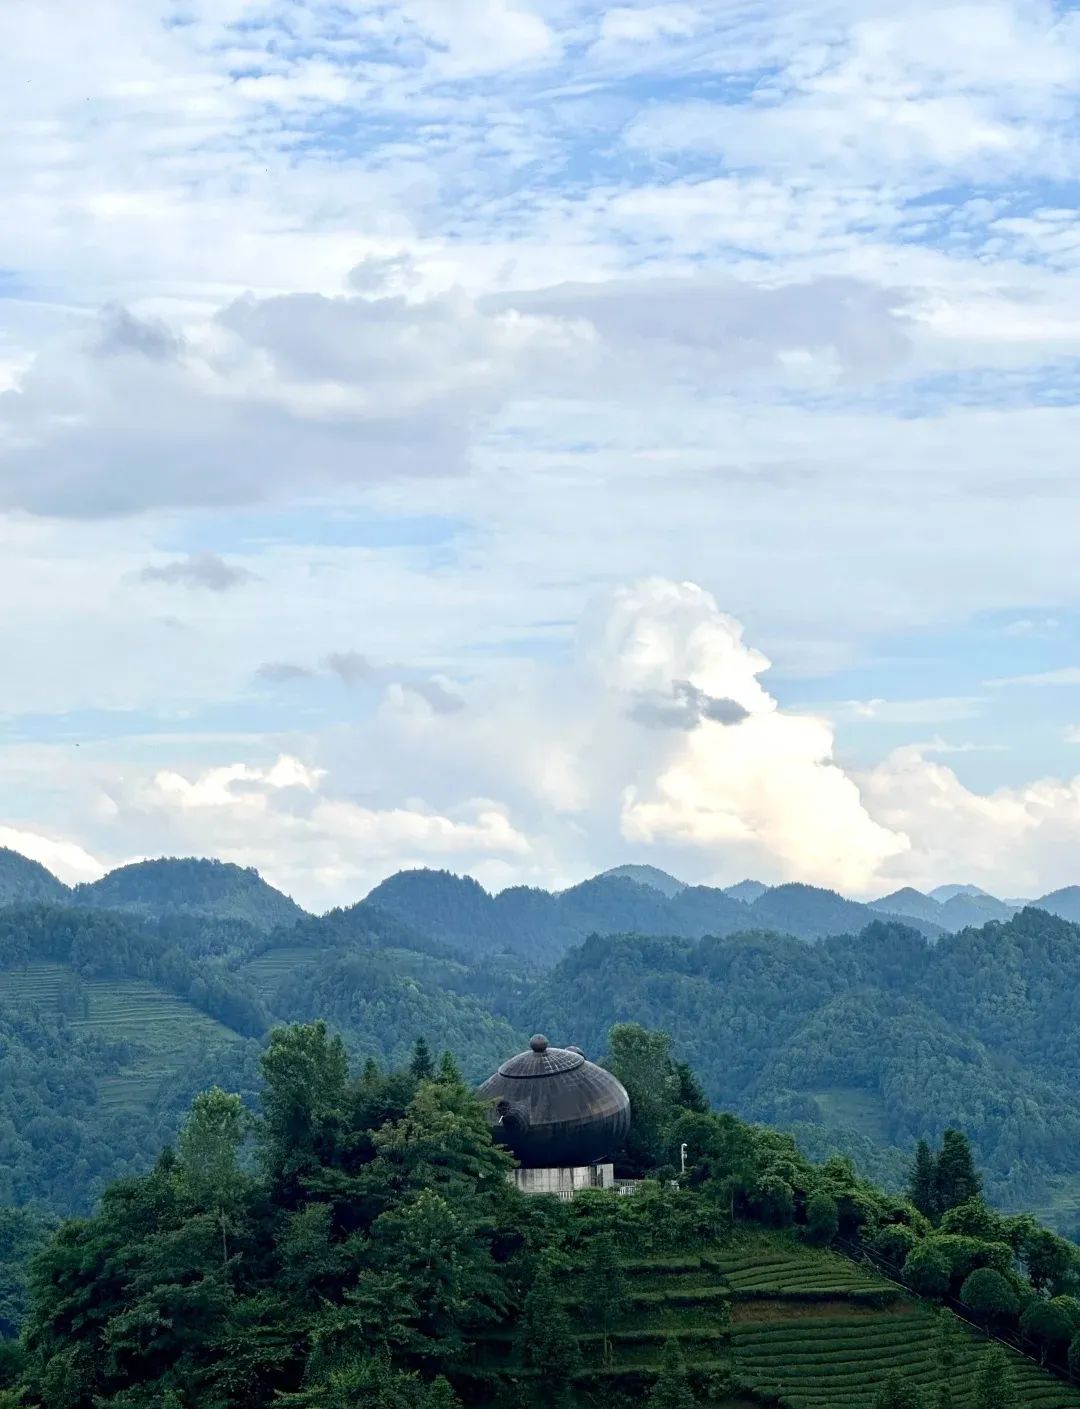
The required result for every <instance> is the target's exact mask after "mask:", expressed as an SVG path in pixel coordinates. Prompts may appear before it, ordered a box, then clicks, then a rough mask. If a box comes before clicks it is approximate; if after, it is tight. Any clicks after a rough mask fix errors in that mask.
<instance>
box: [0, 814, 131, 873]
mask: <svg viewBox="0 0 1080 1409" xmlns="http://www.w3.org/2000/svg"><path fill="white" fill-rule="evenodd" d="M0 846H6V847H8V848H9V849H10V850H11V851H17V852H19V853H20V855H22V856H29V858H30V859H31V861H38V862H40V863H41V865H42V866H44V867H45V868H46V870H49V871H51V872H52V873H53V875H54V876H57V877H58V878H59V879H60V880H62V881H64V882H65V883H66V884H68V885H76V884H78V882H80V881H96V880H97V879H98V878H99V877H100V876H102V875H103V874H104V872H105V869H106V868H105V866H104V865H103V864H102V863H101V862H100V861H99V860H98V859H97V857H96V856H91V854H90V852H88V851H86V850H85V849H84V848H83V847H81V846H79V844H78V843H77V842H73V841H69V840H65V839H63V838H60V837H50V836H44V835H42V833H40V832H35V831H31V830H29V829H28V828H24V827H0Z"/></svg>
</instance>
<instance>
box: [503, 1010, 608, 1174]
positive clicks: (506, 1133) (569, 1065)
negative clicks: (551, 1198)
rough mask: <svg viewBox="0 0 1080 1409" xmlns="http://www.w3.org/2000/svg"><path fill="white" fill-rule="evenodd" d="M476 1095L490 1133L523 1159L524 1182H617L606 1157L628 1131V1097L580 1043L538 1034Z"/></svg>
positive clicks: (520, 1161)
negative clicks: (557, 1042)
mask: <svg viewBox="0 0 1080 1409" xmlns="http://www.w3.org/2000/svg"><path fill="white" fill-rule="evenodd" d="M479 1095H480V1097H481V1098H482V1099H483V1100H486V1101H487V1102H488V1111H489V1119H490V1121H491V1125H492V1133H493V1134H494V1136H495V1138H496V1139H497V1140H498V1141H500V1143H501V1144H504V1145H506V1146H507V1148H508V1149H509V1150H510V1151H511V1153H512V1154H514V1155H515V1156H516V1158H517V1160H518V1163H519V1164H520V1165H521V1170H520V1171H519V1172H518V1177H517V1184H518V1187H519V1188H522V1189H526V1190H528V1191H534V1190H535V1191H540V1190H543V1191H544V1192H552V1193H559V1192H563V1191H564V1190H568V1189H575V1188H582V1187H588V1186H590V1185H610V1184H611V1183H612V1182H613V1173H612V1166H611V1165H610V1164H603V1163H602V1161H605V1160H606V1161H610V1160H611V1158H612V1156H614V1155H616V1154H618V1152H619V1150H620V1148H621V1147H622V1145H623V1142H624V1141H625V1139H626V1136H627V1134H628V1132H629V1130H630V1097H629V1096H628V1095H627V1094H626V1089H625V1088H624V1086H623V1085H622V1083H621V1082H620V1081H619V1080H618V1079H617V1078H616V1077H614V1076H612V1074H611V1072H609V1071H605V1070H604V1068H603V1067H599V1066H597V1065H596V1064H595V1063H594V1062H590V1061H586V1059H585V1056H584V1054H583V1053H582V1051H581V1050H580V1048H578V1047H552V1046H551V1045H550V1044H549V1043H548V1040H547V1038H546V1037H543V1036H541V1035H539V1034H537V1036H536V1037H534V1038H533V1039H532V1041H531V1042H530V1043H529V1050H528V1051H527V1052H521V1053H519V1055H518V1056H516V1057H511V1058H510V1060H509V1061H506V1062H503V1064H502V1066H501V1067H500V1068H499V1070H498V1071H497V1072H496V1073H495V1074H494V1075H493V1076H490V1077H488V1079H487V1081H485V1082H484V1084H483V1086H481V1087H480V1090H479ZM533 1171H535V1172H534V1173H533ZM544 1176H547V1177H544Z"/></svg>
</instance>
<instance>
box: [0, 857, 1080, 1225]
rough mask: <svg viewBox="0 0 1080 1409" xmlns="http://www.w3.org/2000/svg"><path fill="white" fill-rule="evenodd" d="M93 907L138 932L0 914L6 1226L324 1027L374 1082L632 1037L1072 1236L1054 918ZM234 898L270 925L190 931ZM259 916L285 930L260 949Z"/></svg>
mask: <svg viewBox="0 0 1080 1409" xmlns="http://www.w3.org/2000/svg"><path fill="white" fill-rule="evenodd" d="M188 879H190V880H191V882H192V885H191V888H190V889H185V884H186V880H188ZM158 881H161V884H160V885H158V884H157V882H158ZM106 882H107V883H109V884H110V885H113V886H115V887H116V888H117V889H118V890H119V891H120V893H121V894H123V895H126V896H127V897H128V899H129V902H130V903H131V905H132V906H133V907H135V908H133V909H129V910H127V911H124V912H122V913H117V912H113V911H106V910H103V909H98V908H86V897H87V895H88V894H89V892H90V890H94V888H79V889H78V890H77V891H76V892H74V893H71V895H70V897H69V899H68V903H67V904H66V905H63V906H60V907H56V906H52V907H50V906H9V907H7V908H6V909H0V1075H2V1076H3V1077H4V1085H3V1089H2V1090H0V1203H3V1202H4V1201H5V1200H7V1201H13V1202H16V1203H20V1204H23V1203H26V1202H28V1201H30V1200H33V1199H41V1200H44V1201H45V1203H46V1204H47V1205H48V1206H50V1207H52V1208H58V1209H61V1210H63V1211H68V1210H71V1209H77V1208H83V1207H86V1206H87V1205H88V1202H89V1201H90V1200H91V1199H92V1198H93V1196H94V1195H95V1193H96V1191H97V1190H98V1189H99V1188H100V1187H101V1186H102V1183H103V1181H105V1180H107V1179H108V1178H109V1177H112V1176H113V1175H115V1174H117V1173H121V1172H123V1171H125V1170H128V1169H135V1168H139V1167H142V1165H143V1164H144V1163H145V1161H146V1159H147V1158H148V1157H149V1153H150V1151H151V1150H152V1149H153V1148H155V1147H156V1145H157V1144H158V1143H160V1141H161V1140H163V1139H166V1138H168V1137H169V1135H170V1134H171V1133H172V1131H173V1130H174V1129H175V1125H176V1121H177V1119H178V1116H179V1112H180V1111H181V1110H182V1108H183V1106H184V1104H185V1103H186V1101H187V1100H188V1099H190V1096H191V1095H192V1094H193V1092H194V1091H195V1090H197V1089H199V1086H200V1084H205V1083H206V1082H208V1081H220V1082H222V1083H223V1084H225V1085H228V1086H231V1087H234V1088H238V1089H242V1090H244V1091H246V1092H248V1093H249V1095H250V1093H251V1092H252V1091H253V1089H254V1082H255V1076H254V1072H255V1066H256V1061H257V1055H258V1048H259V1044H260V1043H261V1042H262V1041H263V1040H264V1039H265V1034H266V1032H267V1031H268V1030H269V1028H270V1027H271V1026H272V1024H273V1023H274V1022H277V1021H288V1020H297V1019H302V1020H310V1019H314V1018H316V1017H325V1018H327V1019H328V1020H329V1021H331V1022H332V1023H333V1024H334V1026H335V1028H336V1029H338V1030H339V1031H341V1032H342V1034H343V1036H344V1038H345V1040H346V1042H347V1045H348V1048H349V1050H350V1053H351V1054H352V1055H353V1056H354V1058H355V1059H357V1060H363V1059H366V1058H368V1057H372V1058H375V1059H376V1060H378V1061H380V1062H384V1063H391V1064H393V1063H398V1062H401V1061H402V1060H404V1058H405V1056H406V1054H407V1053H408V1051H409V1049H410V1047H411V1044H412V1043H413V1041H414V1040H415V1038H416V1037H417V1036H418V1035H424V1036H425V1037H426V1038H427V1040H428V1041H429V1043H430V1045H431V1046H432V1048H433V1049H442V1048H444V1047H445V1048H452V1049H453V1050H455V1051H457V1052H458V1053H459V1054H460V1060H461V1061H462V1064H463V1069H464V1071H465V1074H466V1076H468V1077H469V1078H470V1079H474V1078H475V1079H480V1078H482V1077H483V1076H484V1075H486V1074H487V1073H488V1072H489V1071H490V1070H491V1069H492V1068H493V1067H494V1066H495V1065H496V1064H497V1063H498V1062H499V1061H500V1060H501V1059H502V1058H503V1057H505V1056H506V1055H507V1053H509V1052H511V1051H513V1050H517V1049H518V1048H519V1047H520V1046H522V1045H523V1043H524V1040H525V1038H526V1037H527V1035H528V1033H529V1032H531V1031H534V1030H536V1029H537V1028H548V1029H550V1030H551V1031H552V1032H553V1034H554V1035H555V1036H556V1037H557V1038H559V1039H561V1040H563V1041H567V1042H577V1043H579V1044H581V1045H583V1046H584V1047H585V1048H586V1049H587V1050H588V1051H590V1052H597V1051H599V1050H600V1048H601V1046H602V1043H603V1041H604V1038H605V1034H606V1032H607V1030H608V1028H609V1027H610V1026H611V1025H612V1023H614V1022H617V1021H621V1020H624V1019H631V1020H635V1021H639V1022H642V1023H645V1024H647V1025H649V1026H652V1027H657V1028H664V1029H666V1030H668V1031H670V1032H671V1033H672V1034H673V1037H674V1039H675V1042H676V1050H677V1052H678V1054H679V1055H680V1057H683V1058H685V1059H688V1060H690V1061H692V1062H693V1063H694V1064H695V1065H696V1066H697V1067H698V1069H699V1070H700V1072H701V1074H702V1077H703V1080H704V1081H705V1083H706V1087H707V1090H708V1094H709V1096H710V1098H711V1099H713V1100H714V1101H716V1102H718V1103H719V1104H721V1105H723V1106H725V1107H727V1108H730V1109H732V1110H735V1111H738V1112H740V1113H742V1114H745V1115H747V1116H750V1117H753V1118H755V1119H761V1120H765V1121H767V1122H770V1123H772V1124H774V1125H776V1126H779V1127H781V1128H784V1129H790V1130H794V1131H796V1132H797V1134H798V1136H799V1138H800V1140H801V1141H802V1143H803V1145H804V1147H805V1148H806V1149H808V1150H810V1151H812V1152H814V1153H815V1154H820V1155H824V1154H827V1153H828V1152H829V1151H831V1150H834V1149H843V1150H847V1151H849V1152H850V1153H851V1154H852V1155H853V1156H854V1157H855V1158H856V1159H857V1160H858V1162H859V1166H860V1168H862V1169H865V1170H867V1171H871V1172H873V1173H874V1174H875V1176H877V1177H880V1178H882V1179H884V1180H885V1181H886V1182H888V1183H890V1184H893V1185H895V1184H896V1183H897V1181H898V1180H899V1179H900V1178H901V1174H902V1169H903V1167H904V1166H905V1163H906V1161H907V1160H908V1158H909V1156H910V1150H911V1148H912V1145H913V1143H914V1141H915V1140H916V1139H918V1138H920V1137H924V1136H926V1137H934V1136H936V1135H939V1134H940V1133H941V1131H942V1130H943V1129H944V1128H945V1127H946V1126H948V1125H949V1124H957V1125H959V1126H961V1127H962V1128H963V1129H964V1130H966V1131H967V1132H968V1133H969V1134H970V1135H971V1137H972V1138H973V1140H974V1141H975V1142H976V1146H977V1149H978V1152H979V1155H980V1158H981V1159H982V1160H983V1162H984V1164H985V1166H986V1174H987V1184H988V1189H989V1191H990V1192H991V1194H992V1195H993V1197H994V1198H995V1199H996V1200H997V1201H999V1202H1000V1203H1001V1204H1002V1205H1003V1206H1007V1207H1013V1208H1016V1207H1023V1206H1028V1205H1031V1204H1033V1203H1035V1204H1038V1205H1039V1206H1040V1207H1042V1208H1043V1209H1044V1210H1045V1211H1046V1213H1047V1215H1048V1216H1049V1217H1051V1218H1052V1219H1053V1220H1055V1221H1056V1222H1058V1223H1059V1224H1060V1225H1061V1226H1065V1227H1068V1228H1070V1229H1071V1228H1074V1227H1075V1228H1077V1229H1080V1154H1077V1151H1080V1076H1077V1075H1076V1073H1077V1072H1080V1038H1078V1037H1077V1036H1076V1034H1077V1033H1078V1032H1080V929H1077V928H1075V927H1074V926H1072V925H1071V924H1069V923H1066V922H1064V921H1061V920H1059V919H1056V918H1052V917H1051V916H1050V915H1048V914H1047V913H1045V912H1040V911H1037V910H1033V909H1029V910H1025V911H1023V912H1021V913H1020V914H1018V915H1016V916H1014V917H1013V918H1011V919H1009V920H1008V921H1007V922H1004V923H996V922H995V923H991V924H990V925H986V926H981V927H979V928H978V929H966V930H963V931H961V932H959V933H957V934H954V935H949V934H946V933H944V932H943V931H939V930H937V929H936V928H935V927H932V926H931V925H930V924H929V923H925V922H924V924H923V929H924V931H930V932H931V934H932V935H933V937H932V938H931V937H929V936H928V934H927V933H919V932H918V931H917V930H916V929H913V928H912V927H911V925H909V924H908V923H906V922H901V921H896V920H888V919H883V918H882V916H881V915H880V914H879V912H878V911H877V910H876V909H874V908H871V907H866V906H860V905H856V904H853V903H852V902H850V901H847V900H845V899H843V898H842V897H840V896H837V895H835V894H833V893H831V892H827V891H821V890H817V889H815V888H813V887H807V886H798V885H792V886H777V887H773V888H770V889H765V888H763V889H762V891H761V894H760V895H757V896H756V897H755V898H754V900H753V901H752V903H750V904H747V903H744V902H739V901H737V900H735V899H733V898H732V897H730V896H727V895H724V894H723V893H722V892H719V891H716V890H714V889H712V888H709V887H698V886H686V887H684V888H683V889H681V890H679V891H678V892H677V893H676V894H674V895H672V896H670V897H669V896H666V895H664V894H663V893H662V892H661V891H660V890H658V889H657V888H656V887H655V886H653V885H650V884H647V883H643V882H642V880H641V879H638V880H634V879H631V878H629V877H627V876H608V877H600V878H596V879H595V880H592V881H588V882H585V883H583V884H582V885H580V886H575V887H573V888H572V889H570V890H568V891H565V892H563V893H561V894H558V895H552V894H549V893H548V892H545V891H540V890H530V889H526V888H523V887H518V888H513V889H511V890H508V891H504V892H503V893H502V894H500V895H496V896H491V895H489V894H488V893H487V892H486V891H484V890H483V889H482V888H481V887H480V886H479V885H477V884H476V883H475V882H474V881H469V880H462V879H460V878H458V877H455V876H451V875H449V874H448V873H445V872H432V871H421V872H407V873H402V874H400V875H398V876H395V877H393V878H391V879H390V880H389V881H387V882H384V883H383V884H382V885H381V886H379V887H377V888H376V890H375V891H374V892H373V893H372V895H371V896H370V897H369V898H368V899H367V900H366V901H363V902H361V903H359V904H357V905H354V906H351V907H349V908H347V909H342V910H335V911H332V912H330V913H329V914H328V915H325V916H321V917H315V916H309V915H303V914H302V912H299V911H298V910H297V908H296V907H294V906H292V904H291V902H288V901H285V898H284V897H282V896H280V894H279V893H278V892H275V891H273V890H272V889H271V888H270V887H265V886H264V885H263V883H262V882H261V881H259V879H258V877H255V876H253V873H250V872H244V871H242V870H240V869H239V868H236V867H228V866H221V867H218V866H216V865H212V864H209V863H200V862H160V863H146V864H144V865H141V866H136V867H130V868H124V869H123V870H122V871H120V872H117V873H114V874H113V876H112V877H108V878H106ZM106 882H102V883H99V884H100V885H101V886H102V889H101V890H94V894H95V896H97V897H98V903H99V904H100V903H102V901H101V897H103V896H104V895H106V894H108V893H109V891H108V886H107V884H106ZM61 894H62V895H63V894H65V893H64V892H63V891H61ZM140 896H141V897H142V899H140V898H139V897H140ZM148 896H154V897H156V899H155V901H154V903H155V904H156V905H157V906H158V907H159V908H161V909H163V910H164V913H163V914H161V915H160V916H153V915H150V914H147V913H145V910H144V909H143V907H148V906H149V904H150V901H149V900H148V899H147V897H148ZM237 896H239V897H241V899H243V898H244V897H247V898H248V899H251V900H253V901H254V902H257V903H256V906H255V908H254V909H252V908H248V909H247V911H246V913H247V914H248V915H249V916H250V915H252V914H255V915H256V916H258V915H260V914H261V923H258V924H256V923H252V922H251V920H250V919H245V918H222V917H221V916H220V915H219V914H217V913H214V914H202V913H200V907H201V906H206V907H208V908H213V907H215V906H218V905H221V906H222V908H224V909H225V910H226V912H227V911H228V904H229V902H230V900H231V899H235V898H236V897H237ZM268 898H269V899H268ZM982 898H983V897H980V896H979V895H974V896H971V895H968V894H966V893H963V892H958V893H956V894H949V895H948V896H947V897H946V899H945V902H944V904H941V903H940V902H937V901H930V900H928V898H927V897H922V898H921V900H922V902H926V903H928V904H936V905H938V906H939V909H941V910H945V909H946V908H947V907H948V906H949V905H951V904H953V903H954V901H961V902H964V903H967V902H976V903H977V902H979V901H980V900H981V899H982ZM986 899H989V898H988V897H986ZM263 901H267V904H268V905H270V906H274V907H276V906H279V904H280V902H282V901H284V906H283V911H284V914H285V916H286V919H285V922H284V923H282V924H279V925H277V926H275V927H273V928H270V929H267V928H266V920H267V916H268V911H267V910H265V909H264V910H262V911H261V912H260V910H259V909H258V906H259V905H261V904H262V902H263ZM887 901H888V903H890V904H895V905H896V906H897V907H898V908H899V907H901V906H907V905H911V906H913V907H914V906H917V905H918V904H920V903H921V902H920V901H919V898H918V896H917V893H909V892H898V893H896V894H895V895H893V896H891V897H888V898H887ZM995 903H996V902H995ZM239 908H242V907H239ZM298 916H299V918H298ZM867 917H870V920H871V923H870V924H866V923H865V921H866V919H867ZM612 930H614V931H615V932H616V934H617V937H612V934H611V933H608V934H606V935H605V931H612ZM620 930H621V931H623V933H621V934H618V931H620ZM838 931H840V932H841V933H837V932H838ZM785 932H786V933H785ZM793 932H794V933H800V932H801V937H798V938H796V937H794V934H793ZM845 932H846V933H845ZM596 936H600V937H596ZM705 936H707V937H705ZM67 1169H69V1170H70V1173H69V1174H65V1173H64V1170H67Z"/></svg>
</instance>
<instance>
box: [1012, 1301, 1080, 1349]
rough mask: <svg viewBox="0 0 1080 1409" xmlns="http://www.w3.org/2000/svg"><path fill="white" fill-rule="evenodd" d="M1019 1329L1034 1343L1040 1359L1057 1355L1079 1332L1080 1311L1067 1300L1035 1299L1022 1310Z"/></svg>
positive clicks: (1074, 1304) (1073, 1303)
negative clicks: (1040, 1356)
mask: <svg viewBox="0 0 1080 1409" xmlns="http://www.w3.org/2000/svg"><path fill="white" fill-rule="evenodd" d="M1020 1329H1021V1331H1023V1333H1024V1335H1025V1336H1029V1337H1030V1338H1031V1339H1032V1340H1033V1341H1036V1342H1037V1343H1038V1345H1039V1347H1040V1349H1041V1351H1042V1353H1043V1354H1044V1355H1045V1354H1052V1355H1057V1354H1060V1352H1061V1351H1062V1350H1064V1349H1065V1348H1066V1347H1067V1346H1068V1345H1069V1343H1070V1341H1071V1340H1072V1338H1073V1336H1075V1334H1076V1332H1077V1330H1078V1329H1080V1308H1078V1307H1077V1304H1076V1303H1075V1302H1074V1301H1072V1299H1071V1297H1055V1298H1053V1299H1052V1300H1050V1301H1044V1300H1043V1299H1042V1298H1041V1297H1036V1298H1034V1299H1033V1300H1032V1301H1030V1302H1028V1304H1027V1306H1026V1307H1025V1308H1024V1313H1023V1315H1022V1316H1021V1317H1020Z"/></svg>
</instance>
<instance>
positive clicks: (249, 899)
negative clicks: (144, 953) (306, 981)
mask: <svg viewBox="0 0 1080 1409" xmlns="http://www.w3.org/2000/svg"><path fill="white" fill-rule="evenodd" d="M73 899H74V901H75V903H76V904H78V905H84V906H93V907H95V908H97V909H102V910H131V911H134V912H135V913H137V914H142V915H150V916H161V915H175V914H193V915H200V916H202V915H208V916H213V917H215V918H217V919H229V920H243V921H245V922H246V923H248V924H250V925H253V926H255V927H256V928H257V929H262V930H271V929H274V928H275V927H276V926H278V925H291V924H295V923H296V921H297V920H299V919H300V918H301V917H302V916H303V914H304V912H303V910H301V909H300V907H299V905H297V904H295V903H294V902H293V901H292V900H290V899H289V897H288V896H287V895H282V893H281V891H279V890H275V889H274V888H273V886H270V885H267V883H266V882H265V881H264V880H263V879H262V877H261V876H260V875H259V873H258V872H257V871H255V870H253V869H252V868H251V867H250V866H249V867H241V866H234V865H232V864H231V862H227V861H209V860H201V859H197V858H195V857H184V858H178V857H167V858H163V859H162V860H158V861H137V862H135V863H133V864H132V865H130V866H121V867H120V868H119V869H118V870H116V871H110V872H109V874H108V875H107V876H103V877H102V879H101V880H100V881H94V882H93V883H92V884H89V885H80V886H76V888H75V891H74V893H73Z"/></svg>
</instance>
